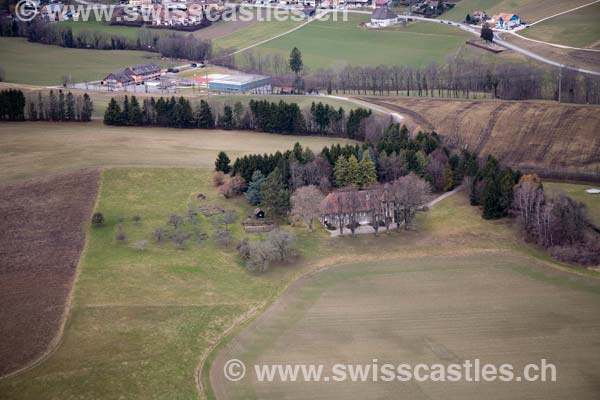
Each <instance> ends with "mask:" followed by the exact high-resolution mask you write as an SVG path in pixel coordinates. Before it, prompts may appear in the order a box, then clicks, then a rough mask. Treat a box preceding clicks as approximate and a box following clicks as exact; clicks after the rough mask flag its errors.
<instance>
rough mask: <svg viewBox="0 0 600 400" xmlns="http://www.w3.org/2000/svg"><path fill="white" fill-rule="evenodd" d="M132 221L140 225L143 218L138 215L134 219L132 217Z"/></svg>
mask: <svg viewBox="0 0 600 400" xmlns="http://www.w3.org/2000/svg"><path fill="white" fill-rule="evenodd" d="M131 220H132V221H133V222H135V223H138V222H140V221H141V220H142V217H141V216H140V215H138V214H135V215H134V216H133V217H131Z"/></svg>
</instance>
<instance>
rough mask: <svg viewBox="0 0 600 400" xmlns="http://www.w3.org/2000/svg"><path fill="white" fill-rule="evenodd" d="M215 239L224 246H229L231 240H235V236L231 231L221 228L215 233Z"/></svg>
mask: <svg viewBox="0 0 600 400" xmlns="http://www.w3.org/2000/svg"><path fill="white" fill-rule="evenodd" d="M215 240H216V241H217V243H218V244H219V245H221V246H223V247H229V245H230V244H231V242H232V241H233V237H232V236H231V233H229V231H224V230H219V231H218V232H217V233H216V234H215Z"/></svg>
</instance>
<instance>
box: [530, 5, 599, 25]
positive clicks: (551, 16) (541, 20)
mask: <svg viewBox="0 0 600 400" xmlns="http://www.w3.org/2000/svg"><path fill="white" fill-rule="evenodd" d="M598 2H600V0H594V1H592V2H591V3H587V4H582V5H580V6H578V7H575V8H571V9H570V10H566V11H562V12H559V13H558V14H554V15H550V16H549V17H545V18H542V19H538V20H537V21H535V22H532V23H531V24H529V26H534V25H536V24H539V23H540V22H544V21H547V20H549V19H552V18H555V17H558V16H560V15H563V14H568V13H570V12H573V11H577V10H579V9H581V8H585V7H587V6H591V5H593V4H596V3H598Z"/></svg>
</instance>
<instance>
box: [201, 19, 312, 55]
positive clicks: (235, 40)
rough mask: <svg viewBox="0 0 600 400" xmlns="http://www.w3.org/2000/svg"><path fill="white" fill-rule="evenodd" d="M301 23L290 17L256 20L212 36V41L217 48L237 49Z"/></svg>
mask: <svg viewBox="0 0 600 400" xmlns="http://www.w3.org/2000/svg"><path fill="white" fill-rule="evenodd" d="M301 23H302V22H301V21H293V20H291V19H286V20H283V21H275V20H273V21H269V22H258V23H255V24H252V25H250V26H248V27H247V28H244V29H242V30H239V31H237V32H233V33H231V34H228V35H224V36H221V37H217V38H214V39H213V40H212V43H213V45H214V46H215V47H216V48H217V49H231V50H239V49H242V48H244V47H246V46H250V45H253V44H255V43H258V42H260V41H262V40H265V39H268V38H270V37H272V36H275V35H278V34H280V33H283V32H286V31H288V30H290V29H293V28H294V27H296V26H298V25H300V24H301Z"/></svg>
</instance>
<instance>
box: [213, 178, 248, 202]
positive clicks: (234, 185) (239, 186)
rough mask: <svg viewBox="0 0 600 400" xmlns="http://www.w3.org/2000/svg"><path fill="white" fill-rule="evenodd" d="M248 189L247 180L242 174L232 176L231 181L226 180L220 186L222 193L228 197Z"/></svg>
mask: <svg viewBox="0 0 600 400" xmlns="http://www.w3.org/2000/svg"><path fill="white" fill-rule="evenodd" d="M244 190H246V181H244V178H242V177H241V176H238V175H236V176H234V177H232V178H231V179H230V180H229V182H225V183H224V184H223V185H221V186H220V187H219V193H221V194H222V195H223V196H224V197H225V198H226V199H229V198H232V197H235V196H239V195H241V194H242V193H243V192H244Z"/></svg>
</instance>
